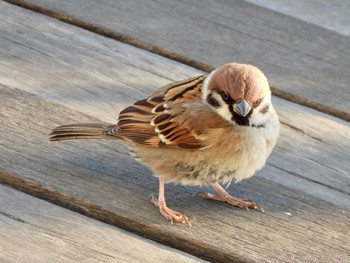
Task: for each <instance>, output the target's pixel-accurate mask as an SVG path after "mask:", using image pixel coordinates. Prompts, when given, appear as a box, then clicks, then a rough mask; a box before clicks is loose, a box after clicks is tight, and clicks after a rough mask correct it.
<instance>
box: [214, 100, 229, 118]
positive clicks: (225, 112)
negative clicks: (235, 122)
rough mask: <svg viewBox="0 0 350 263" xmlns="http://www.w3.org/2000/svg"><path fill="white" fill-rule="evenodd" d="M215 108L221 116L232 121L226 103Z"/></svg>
mask: <svg viewBox="0 0 350 263" xmlns="http://www.w3.org/2000/svg"><path fill="white" fill-rule="evenodd" d="M215 110H216V111H217V113H218V114H219V115H220V116H221V117H222V118H224V119H225V120H227V121H229V122H232V113H231V112H230V110H229V108H228V106H227V104H226V103H225V104H223V105H221V106H220V108H216V109H215Z"/></svg>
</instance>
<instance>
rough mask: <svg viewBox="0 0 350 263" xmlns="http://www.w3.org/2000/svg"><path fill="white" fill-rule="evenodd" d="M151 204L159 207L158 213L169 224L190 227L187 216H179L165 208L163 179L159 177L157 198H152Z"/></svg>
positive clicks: (179, 214)
mask: <svg viewBox="0 0 350 263" xmlns="http://www.w3.org/2000/svg"><path fill="white" fill-rule="evenodd" d="M151 202H152V203H153V204H154V205H155V206H157V207H159V211H160V213H161V214H162V215H163V216H164V217H165V218H166V219H167V220H169V221H170V222H171V223H174V222H175V223H183V224H188V225H189V226H191V223H190V221H189V220H188V218H187V216H186V215H184V214H181V213H179V212H177V211H174V210H172V209H170V208H169V207H167V205H166V203H165V197H164V177H159V196H158V199H157V198H156V197H154V196H153V197H152V199H151Z"/></svg>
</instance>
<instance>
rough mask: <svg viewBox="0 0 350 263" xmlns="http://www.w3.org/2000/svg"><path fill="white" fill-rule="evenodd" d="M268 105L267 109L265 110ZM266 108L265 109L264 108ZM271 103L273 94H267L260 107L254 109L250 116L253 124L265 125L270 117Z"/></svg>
mask: <svg viewBox="0 0 350 263" xmlns="http://www.w3.org/2000/svg"><path fill="white" fill-rule="evenodd" d="M266 107H267V110H265V109H266ZM264 108H265V109H264ZM271 108H272V105H271V95H267V96H265V97H264V98H263V100H262V101H261V103H260V104H259V106H258V107H256V108H255V109H254V110H253V113H252V115H251V116H250V124H251V125H257V126H259V125H264V124H265V123H266V122H267V121H268V119H269V118H270V112H269V111H270V109H271Z"/></svg>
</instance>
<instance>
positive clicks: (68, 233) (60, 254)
mask: <svg viewBox="0 0 350 263" xmlns="http://www.w3.org/2000/svg"><path fill="white" fill-rule="evenodd" d="M0 229H1V231H0V240H1V243H0V261H1V262H38V263H39V262H163V261H164V260H165V259H167V262H203V260H200V259H197V258H195V257H193V256H191V255H188V254H186V253H183V252H181V251H177V250H175V249H172V248H169V247H166V246H163V245H161V244H159V243H156V242H153V241H150V240H148V239H145V238H142V237H140V236H137V235H134V234H131V233H129V232H126V231H124V230H122V229H118V228H116V227H113V226H110V225H108V224H104V223H102V222H99V221H97V220H94V219H91V218H88V217H85V216H82V215H80V214H77V213H74V212H72V211H70V210H67V209H64V208H61V207H59V206H56V205H53V204H50V203H48V202H45V201H43V200H40V199H38V198H34V197H31V196H29V195H27V194H24V193H22V192H19V191H17V190H14V189H11V188H8V187H5V186H3V185H0ZM151 251H152V252H151Z"/></svg>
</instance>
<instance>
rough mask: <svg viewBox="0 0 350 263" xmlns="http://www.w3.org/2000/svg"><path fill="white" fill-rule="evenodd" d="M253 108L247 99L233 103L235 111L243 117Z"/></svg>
mask: <svg viewBox="0 0 350 263" xmlns="http://www.w3.org/2000/svg"><path fill="white" fill-rule="evenodd" d="M251 109H252V107H251V106H250V104H249V103H248V102H247V101H246V100H242V101H241V102H240V103H236V104H233V111H234V112H236V113H237V114H238V115H240V116H242V117H245V116H247V114H248V113H249V112H250V110H251Z"/></svg>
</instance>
